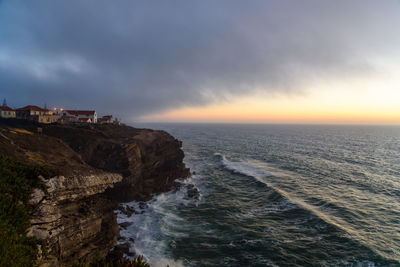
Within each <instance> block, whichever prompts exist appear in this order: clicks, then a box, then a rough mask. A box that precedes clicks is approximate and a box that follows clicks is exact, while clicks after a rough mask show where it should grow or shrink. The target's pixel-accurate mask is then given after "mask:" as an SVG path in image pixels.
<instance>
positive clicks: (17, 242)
mask: <svg viewBox="0 0 400 267" xmlns="http://www.w3.org/2000/svg"><path fill="white" fill-rule="evenodd" d="M53 174H54V171H53V170H50V169H48V168H44V167H41V166H38V165H30V164H25V163H21V162H19V161H16V160H14V159H11V158H9V157H5V156H0V266H33V265H35V260H36V253H37V251H36V247H37V244H40V241H39V240H37V239H35V238H29V237H26V231H27V229H28V228H29V226H30V224H29V212H30V210H31V207H30V206H29V204H28V201H29V198H30V195H31V193H32V191H33V189H34V188H42V189H44V190H45V188H44V185H43V184H41V183H40V180H39V178H38V176H39V175H42V176H44V177H50V176H52V175H53Z"/></svg>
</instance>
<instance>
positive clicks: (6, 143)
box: [0, 120, 190, 266]
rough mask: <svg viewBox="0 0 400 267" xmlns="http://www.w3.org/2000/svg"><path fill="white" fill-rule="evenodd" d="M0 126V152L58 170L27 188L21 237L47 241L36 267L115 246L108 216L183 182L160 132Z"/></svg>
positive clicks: (178, 156)
mask: <svg viewBox="0 0 400 267" xmlns="http://www.w3.org/2000/svg"><path fill="white" fill-rule="evenodd" d="M37 127H38V125H36V124H32V123H25V122H21V121H16V120H15V121H9V120H8V121H6V122H4V121H2V122H0V154H5V155H8V156H11V157H14V158H16V159H19V160H22V161H27V162H35V163H39V164H42V165H46V166H48V167H53V168H56V169H58V170H60V175H59V176H57V177H53V178H51V179H48V180H45V179H42V180H43V183H45V184H46V186H47V192H43V191H40V190H35V192H34V194H33V196H32V200H31V204H32V205H33V206H34V207H35V209H34V213H33V214H32V220H31V224H32V227H31V228H30V231H29V233H28V234H29V235H32V236H36V237H38V238H41V239H45V240H46V241H47V252H48V253H47V254H48V255H47V256H46V257H45V258H44V259H42V260H41V263H42V264H43V265H51V266H57V265H62V264H67V265H70V264H71V263H73V262H83V261H86V260H89V259H91V258H93V256H94V255H95V254H96V253H100V255H101V256H105V255H106V254H107V253H108V251H109V250H110V248H112V247H113V246H114V245H115V244H116V241H117V238H118V235H119V228H118V225H117V222H116V216H115V214H114V210H115V208H116V207H117V205H118V202H121V201H130V200H133V199H137V200H147V199H150V198H151V196H152V194H155V193H160V192H164V191H167V190H170V189H172V188H174V186H175V182H174V180H175V179H177V178H184V177H187V176H189V174H190V172H189V170H188V169H187V168H186V167H185V165H184V164H183V157H184V154H183V151H182V150H181V149H180V147H181V142H180V141H178V140H176V139H175V138H173V137H172V136H170V135H169V134H168V133H166V132H163V131H153V130H147V129H135V128H132V127H128V126H115V125H83V126H62V125H46V126H43V125H40V127H42V128H43V133H42V134H37V133H35V132H36V130H37Z"/></svg>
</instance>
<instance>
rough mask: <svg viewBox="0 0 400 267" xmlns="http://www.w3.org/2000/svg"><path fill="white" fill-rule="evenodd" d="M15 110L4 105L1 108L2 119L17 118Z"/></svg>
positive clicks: (0, 116)
mask: <svg viewBox="0 0 400 267" xmlns="http://www.w3.org/2000/svg"><path fill="white" fill-rule="evenodd" d="M15 117H16V115H15V110H13V109H12V108H10V107H9V106H6V105H3V106H0V118H7V119H8V118H15Z"/></svg>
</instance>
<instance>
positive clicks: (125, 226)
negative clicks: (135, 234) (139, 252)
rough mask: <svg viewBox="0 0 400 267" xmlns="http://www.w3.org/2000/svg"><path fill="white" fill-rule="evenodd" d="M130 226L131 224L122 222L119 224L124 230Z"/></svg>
mask: <svg viewBox="0 0 400 267" xmlns="http://www.w3.org/2000/svg"><path fill="white" fill-rule="evenodd" d="M132 224H133V222H123V223H120V224H119V226H121V227H122V228H125V229H126V228H128V227H129V226H131V225H132Z"/></svg>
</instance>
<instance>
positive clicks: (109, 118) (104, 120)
mask: <svg viewBox="0 0 400 267" xmlns="http://www.w3.org/2000/svg"><path fill="white" fill-rule="evenodd" d="M114 121H115V120H114V118H113V116H112V115H106V116H103V117H101V118H100V119H99V123H114Z"/></svg>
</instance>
